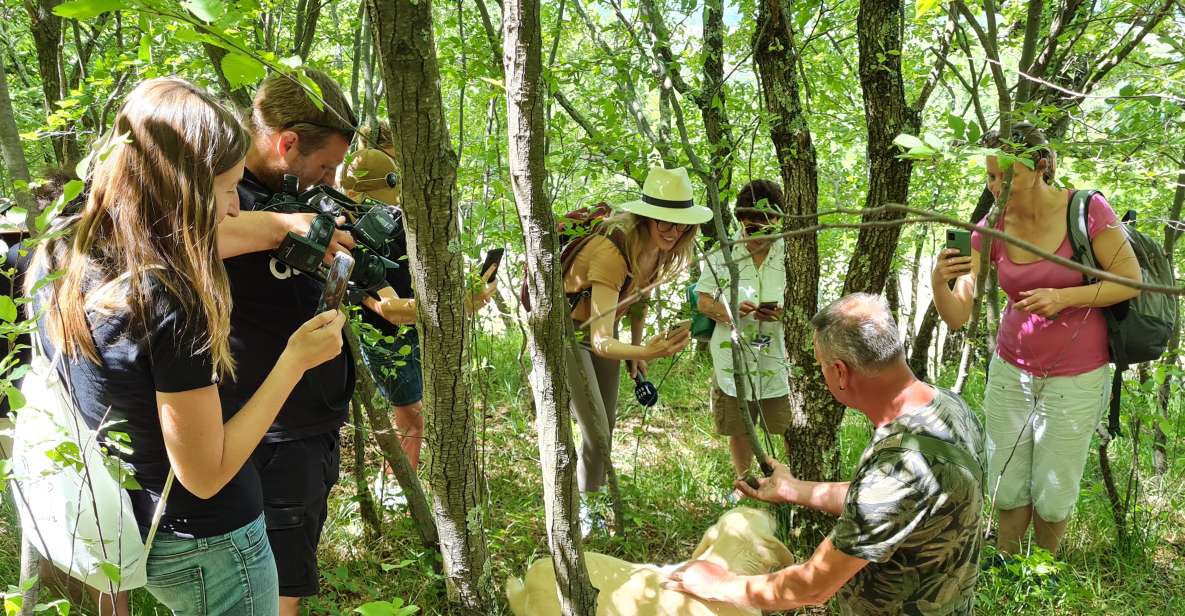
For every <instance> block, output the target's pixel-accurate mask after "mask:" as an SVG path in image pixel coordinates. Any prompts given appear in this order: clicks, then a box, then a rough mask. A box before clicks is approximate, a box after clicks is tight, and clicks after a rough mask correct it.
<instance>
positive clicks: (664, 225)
mask: <svg viewBox="0 0 1185 616" xmlns="http://www.w3.org/2000/svg"><path fill="white" fill-rule="evenodd" d="M654 222H655V224H657V225H658V230H659V231H662V232H664V233H665V232H667V231H670V230H672V229H674V230H675V231H686V230H687V229H688V228H690V227H691V225H685V224H681V223H677V222H667V221H665V220H658V219H657V218H655V219H654Z"/></svg>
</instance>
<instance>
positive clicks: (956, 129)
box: [946, 113, 967, 139]
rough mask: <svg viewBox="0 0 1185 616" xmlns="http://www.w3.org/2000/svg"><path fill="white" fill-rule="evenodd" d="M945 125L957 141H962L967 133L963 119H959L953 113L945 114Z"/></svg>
mask: <svg viewBox="0 0 1185 616" xmlns="http://www.w3.org/2000/svg"><path fill="white" fill-rule="evenodd" d="M946 124H947V125H948V126H950V130H951V132H953V133H954V134H955V137H956V138H958V139H962V138H963V134H964V133H966V132H967V123H966V122H964V121H963V118H960V117H959V116H957V115H955V114H953V113H948V114H946Z"/></svg>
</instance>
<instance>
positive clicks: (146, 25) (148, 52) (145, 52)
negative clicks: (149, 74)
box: [136, 13, 152, 64]
mask: <svg viewBox="0 0 1185 616" xmlns="http://www.w3.org/2000/svg"><path fill="white" fill-rule="evenodd" d="M140 30H141V31H142V32H143V33H144V34H142V35H141V36H140V50H139V53H138V54H137V55H136V58H137V59H138V60H140V61H141V62H143V63H145V64H151V63H152V22H151V21H149V20H148V15H145V14H143V13H141V14H140Z"/></svg>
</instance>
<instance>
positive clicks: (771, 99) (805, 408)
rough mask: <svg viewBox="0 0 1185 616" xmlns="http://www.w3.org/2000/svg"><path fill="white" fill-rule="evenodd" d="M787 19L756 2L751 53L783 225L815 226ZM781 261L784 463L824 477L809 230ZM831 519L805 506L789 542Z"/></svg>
mask: <svg viewBox="0 0 1185 616" xmlns="http://www.w3.org/2000/svg"><path fill="white" fill-rule="evenodd" d="M792 23H793V21H792V20H791V19H790V18H789V16H788V15H787V8H786V7H785V6H784V5H783V3H782V2H781V0H762V2H761V4H760V6H759V9H758V15H757V29H756V32H755V33H754V36H753V58H754V60H755V62H756V64H757V73H758V75H759V76H760V79H761V88H762V95H763V99H764V101H765V111H766V112H767V114H768V117H769V118H770V138H771V140H772V141H773V144H774V150H775V151H776V152H777V156H778V164H779V167H780V169H781V172H782V183H783V185H784V186H785V194H786V209H787V212H786V213H787V214H789V215H790V216H789V217H788V218H787V227H788V228H789V229H793V228H801V227H807V226H811V225H814V224H816V221H817V220H818V219H817V218H815V217H814V214H816V213H817V212H818V201H819V193H818V175H817V166H816V162H815V146H814V144H813V143H812V142H811V132H810V127H809V126H808V125H807V119H806V115H805V114H804V113H803V110H802V100H801V98H800V96H799V83H798V74H797V73H796V72H795V67H796V66H797V65H798V51H797V48H796V47H795V46H794V35H793V32H792V31H791V29H790V28H791V24H792ZM789 229H787V230H789ZM785 266H786V281H787V284H786V297H785V306H786V312H785V317H784V318H785V321H784V323H785V328H786V353H787V356H788V357H787V359H788V360H789V363H790V370H791V378H790V402H791V407H792V408H794V409H796V410H795V413H794V418H793V420H792V421H791V424H790V427H789V428H788V429H787V430H786V433H785V434H784V435H783V438H784V440H785V442H786V457H787V460H786V462H787V464H788V465H789V466H790V470H791V471H792V472H793V473H794V474H795V475H796V476H798V477H801V478H803V479H809V480H813V481H830V480H834V479H836V478H837V477H838V475H839V471H840V468H839V448H838V446H837V443H836V429H837V428H838V427H839V422H840V420H841V419H842V418H843V407H841V406H840V405H839V404H838V403H836V402H835V400H834V399H833V398H832V397H831V394H830V393H829V392H828V390H827V386H826V385H825V384H824V382H823V378H822V373H821V372H820V371H819V368H818V366H817V365H816V362H815V355H814V330H813V328H812V327H811V324H810V319H811V317H812V316H814V314H815V312H816V311H817V309H818V300H817V295H818V289H819V247H818V240H817V238H816V236H815V235H814V234H803V235H799V236H795V237H792V238H788V239H787V240H786V261H785ZM833 523H834V520H833V519H831V518H830V516H827V515H825V514H821V513H818V512H814V511H806V510H804V511H803V512H802V515H801V517H800V520H799V521H798V528H801V529H802V530H803V532H802V533H800V534H799V535H798V537H797V543H798V545H797V546H796V547H799V548H807V549H809V548H811V547H813V546H814V545H815V544H816V543H817V540H819V539H820V538H821V537H822V536H823V534H824V533H825V532H827V530H829V529H830V527H831V525H832V524H833Z"/></svg>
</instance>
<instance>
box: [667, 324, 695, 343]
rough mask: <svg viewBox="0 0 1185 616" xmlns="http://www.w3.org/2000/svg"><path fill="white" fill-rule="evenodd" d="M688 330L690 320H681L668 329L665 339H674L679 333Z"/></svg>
mask: <svg viewBox="0 0 1185 616" xmlns="http://www.w3.org/2000/svg"><path fill="white" fill-rule="evenodd" d="M689 329H691V319H683V320H682V321H679V322H677V323H675V325H674V326H673V327H671V328H670V329H668V330H667V333H666V334H665V336H666V338H667V339H670V338H674V337H675V336H678V335H679V333H680V332H682V331H684V330H689Z"/></svg>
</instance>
